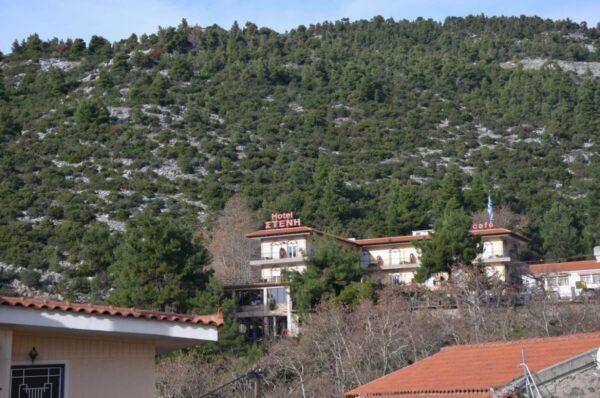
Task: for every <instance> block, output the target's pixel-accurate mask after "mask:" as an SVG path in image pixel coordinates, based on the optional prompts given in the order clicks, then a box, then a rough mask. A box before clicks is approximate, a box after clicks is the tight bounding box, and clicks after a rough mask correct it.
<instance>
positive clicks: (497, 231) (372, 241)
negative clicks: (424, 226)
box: [356, 228, 528, 246]
mask: <svg viewBox="0 0 600 398" xmlns="http://www.w3.org/2000/svg"><path fill="white" fill-rule="evenodd" d="M471 234H473V235H475V236H498V235H511V236H513V237H516V238H517V239H520V240H528V239H527V238H526V237H524V236H523V235H520V234H518V233H516V232H514V231H511V230H510V229H506V228H490V229H474V230H471ZM423 239H429V236H428V235H401V236H386V237H382V238H367V239H357V240H356V243H358V244H359V245H360V246H375V245H387V244H390V243H409V242H414V241H417V240H423Z"/></svg>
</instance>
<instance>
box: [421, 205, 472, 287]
mask: <svg viewBox="0 0 600 398" xmlns="http://www.w3.org/2000/svg"><path fill="white" fill-rule="evenodd" d="M470 230H471V217H470V216H469V215H468V214H467V212H466V211H465V210H464V209H463V208H462V207H461V206H460V204H459V203H458V200H456V199H455V198H452V199H450V201H448V203H447V205H446V207H445V208H444V212H443V213H442V215H441V217H440V218H438V219H437V220H436V222H435V223H434V225H433V233H432V235H431V239H428V240H424V241H420V242H415V246H417V248H418V249H419V250H420V252H421V256H420V257H421V265H420V266H419V268H417V272H416V274H415V279H416V280H417V281H418V282H425V281H426V280H427V278H429V277H430V276H431V275H432V274H435V273H438V272H447V273H449V274H451V273H452V269H453V268H454V267H456V266H457V265H471V263H472V262H473V260H474V259H475V257H476V256H477V250H478V245H479V241H480V240H479V238H477V237H474V236H473V235H471V234H470Z"/></svg>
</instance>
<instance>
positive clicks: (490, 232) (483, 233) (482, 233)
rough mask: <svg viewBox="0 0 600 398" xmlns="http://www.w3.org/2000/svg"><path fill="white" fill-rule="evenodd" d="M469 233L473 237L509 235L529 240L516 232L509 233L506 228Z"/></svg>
mask: <svg viewBox="0 0 600 398" xmlns="http://www.w3.org/2000/svg"><path fill="white" fill-rule="evenodd" d="M471 233H472V234H473V235H475V236H496V235H511V236H512V237H515V238H517V239H520V240H525V241H527V240H529V238H527V237H526V236H523V235H521V234H520V233H518V232H515V231H511V230H510V229H506V228H489V229H472V230H471Z"/></svg>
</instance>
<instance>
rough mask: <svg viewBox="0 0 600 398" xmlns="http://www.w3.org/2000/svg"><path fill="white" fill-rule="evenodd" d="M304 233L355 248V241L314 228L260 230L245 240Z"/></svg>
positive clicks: (250, 234)
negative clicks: (330, 238)
mask: <svg viewBox="0 0 600 398" xmlns="http://www.w3.org/2000/svg"><path fill="white" fill-rule="evenodd" d="M305 233H315V234H317V235H325V236H330V237H332V238H335V239H337V240H339V241H342V242H346V243H349V244H351V245H354V246H356V245H357V244H356V241H354V240H351V239H347V238H342V237H341V236H336V235H333V234H330V233H327V232H323V231H320V230H318V229H316V228H312V227H305V226H302V227H290V228H273V229H261V230H259V231H254V232H250V233H249V234H247V235H246V237H247V238H262V237H267V236H279V235H294V234H305Z"/></svg>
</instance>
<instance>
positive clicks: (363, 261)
mask: <svg viewBox="0 0 600 398" xmlns="http://www.w3.org/2000/svg"><path fill="white" fill-rule="evenodd" d="M370 262H371V255H370V254H369V252H362V254H361V255H360V265H362V266H363V267H366V266H367V265H369V263H370Z"/></svg>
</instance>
